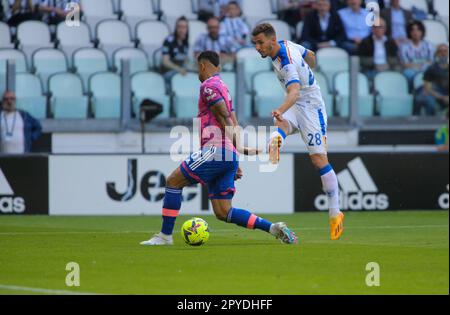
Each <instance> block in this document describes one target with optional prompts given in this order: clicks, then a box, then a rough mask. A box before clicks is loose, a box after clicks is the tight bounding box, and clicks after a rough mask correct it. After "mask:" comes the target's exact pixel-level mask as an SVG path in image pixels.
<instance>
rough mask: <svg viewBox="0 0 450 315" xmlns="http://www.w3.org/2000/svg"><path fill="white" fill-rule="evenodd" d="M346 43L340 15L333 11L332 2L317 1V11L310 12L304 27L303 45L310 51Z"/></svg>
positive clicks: (326, 0)
mask: <svg viewBox="0 0 450 315" xmlns="http://www.w3.org/2000/svg"><path fill="white" fill-rule="evenodd" d="M345 41H346V35H345V30H344V26H343V25H342V21H341V18H340V17H339V15H338V14H337V13H336V12H334V11H331V3H330V0H317V1H316V10H314V11H312V12H310V13H309V14H308V15H307V16H306V18H305V23H304V25H303V33H302V37H301V43H302V45H303V46H304V47H306V48H308V49H310V50H314V51H316V50H318V49H320V48H326V47H336V46H340V45H342V44H343V43H344V42H345Z"/></svg>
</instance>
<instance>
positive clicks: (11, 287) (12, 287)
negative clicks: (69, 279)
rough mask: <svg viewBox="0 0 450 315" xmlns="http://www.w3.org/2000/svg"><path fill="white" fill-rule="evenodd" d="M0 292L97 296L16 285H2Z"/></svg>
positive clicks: (88, 293)
mask: <svg viewBox="0 0 450 315" xmlns="http://www.w3.org/2000/svg"><path fill="white" fill-rule="evenodd" d="M0 290H12V291H25V292H36V293H44V294H54V295H98V293H92V292H74V291H68V290H51V289H42V288H30V287H22V286H16V285H4V284H0Z"/></svg>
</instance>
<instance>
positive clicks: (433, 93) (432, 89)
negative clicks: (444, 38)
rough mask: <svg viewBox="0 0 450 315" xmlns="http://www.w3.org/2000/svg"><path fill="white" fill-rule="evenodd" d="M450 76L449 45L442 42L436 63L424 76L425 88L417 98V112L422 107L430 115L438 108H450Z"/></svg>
mask: <svg viewBox="0 0 450 315" xmlns="http://www.w3.org/2000/svg"><path fill="white" fill-rule="evenodd" d="M448 78H449V68H448V45H447V44H441V45H439V46H438V48H437V50H436V56H435V60H434V63H433V64H432V65H431V66H430V67H429V68H428V69H427V70H426V71H425V74H424V76H423V88H422V89H421V90H419V93H418V96H417V98H416V108H415V114H420V111H421V108H424V109H425V113H426V114H427V115H429V116H432V115H435V114H436V111H437V109H438V108H439V109H441V110H445V109H447V110H448V103H449V95H448V89H449V87H448V84H449V80H448Z"/></svg>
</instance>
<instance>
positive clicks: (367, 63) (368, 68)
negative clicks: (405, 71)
mask: <svg viewBox="0 0 450 315" xmlns="http://www.w3.org/2000/svg"><path fill="white" fill-rule="evenodd" d="M358 55H359V56H360V62H361V70H362V72H364V73H365V74H366V75H367V76H368V77H369V78H374V77H375V75H376V74H377V73H378V72H382V71H387V70H395V69H396V68H397V67H398V66H399V61H398V48H397V44H396V43H395V41H394V40H393V39H392V38H389V37H387V36H386V22H385V21H384V20H383V19H380V21H379V24H378V26H377V25H374V26H373V27H372V35H370V36H368V37H366V38H365V39H364V40H363V41H362V42H361V45H359V49H358Z"/></svg>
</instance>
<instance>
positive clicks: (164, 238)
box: [140, 233, 173, 246]
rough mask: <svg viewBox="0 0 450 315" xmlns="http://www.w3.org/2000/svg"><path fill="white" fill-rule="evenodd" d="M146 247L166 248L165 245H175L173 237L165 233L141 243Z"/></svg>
mask: <svg viewBox="0 0 450 315" xmlns="http://www.w3.org/2000/svg"><path fill="white" fill-rule="evenodd" d="M140 244H141V245H144V246H164V245H173V238H172V235H165V234H163V233H158V234H155V235H154V236H153V237H152V238H151V239H149V240H148V241H143V242H141V243H140Z"/></svg>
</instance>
